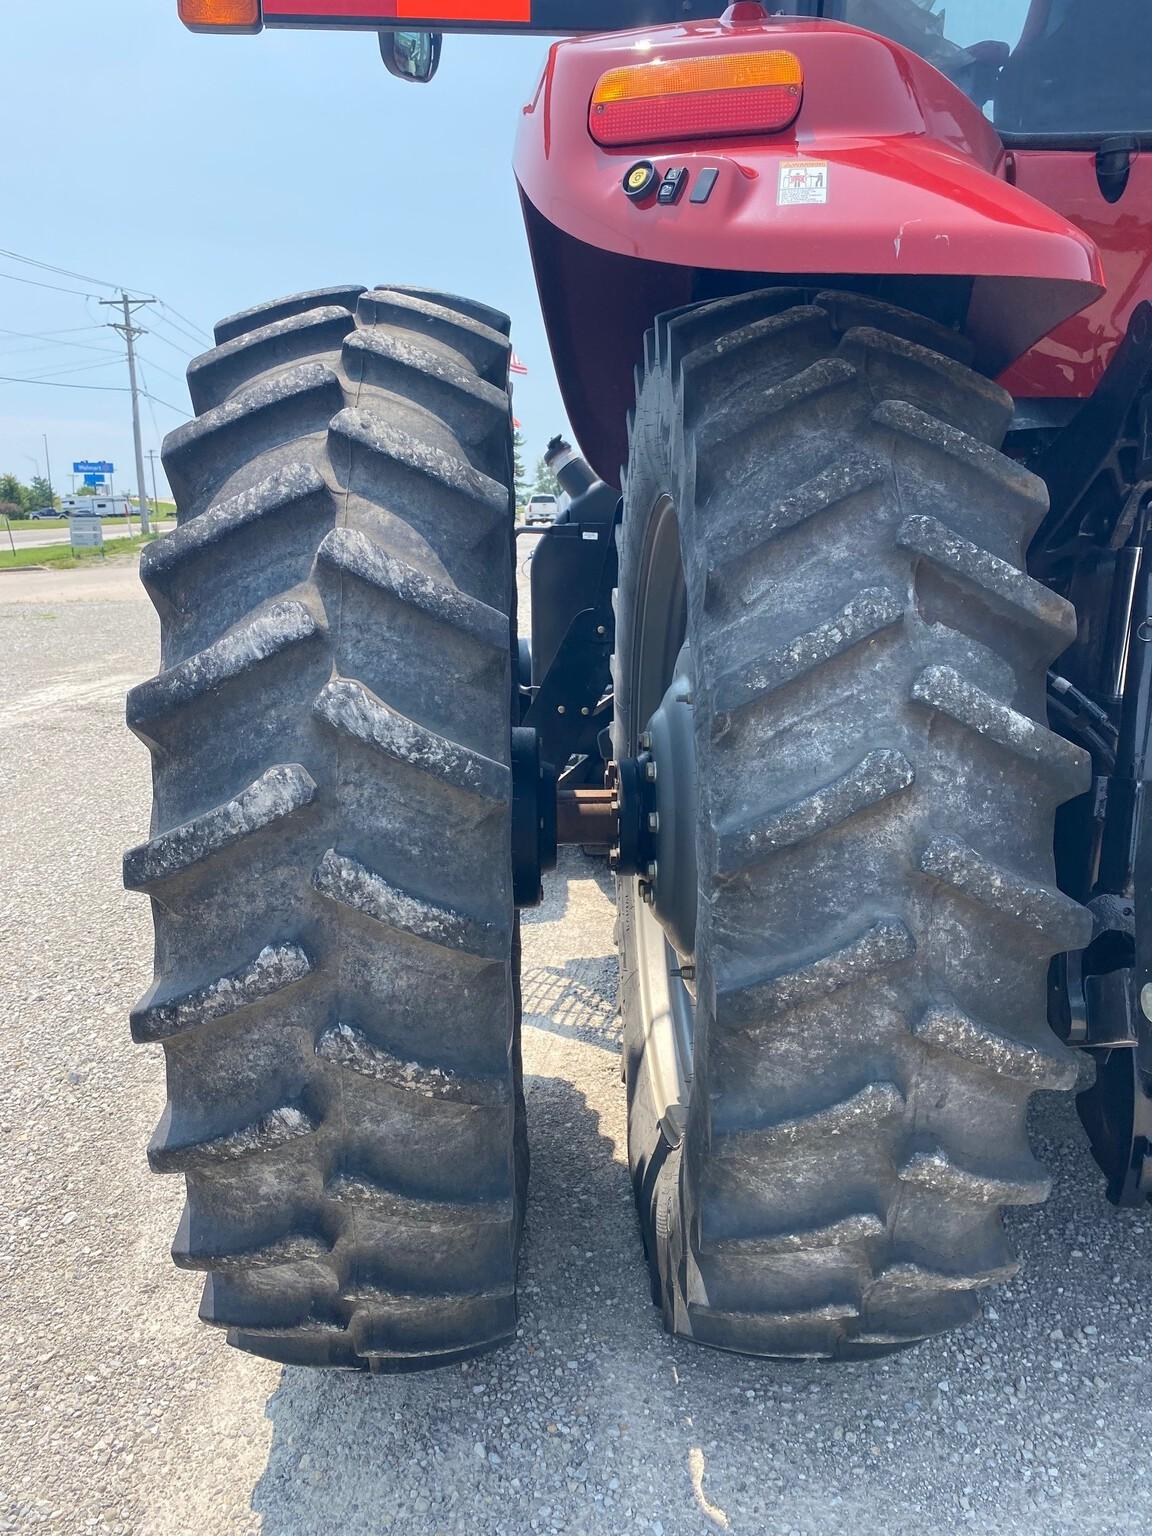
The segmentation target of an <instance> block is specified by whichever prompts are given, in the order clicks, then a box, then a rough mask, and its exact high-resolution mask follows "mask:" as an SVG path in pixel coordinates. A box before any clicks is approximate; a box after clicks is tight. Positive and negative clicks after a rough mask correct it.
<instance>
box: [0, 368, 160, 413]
mask: <svg viewBox="0 0 1152 1536" xmlns="http://www.w3.org/2000/svg"><path fill="white" fill-rule="evenodd" d="M0 384H35V385H37V386H38V387H39V388H41V389H95V390H99V391H100V393H101V394H112V395H126V394H127V393H128V391H127V389H125V387H124V385H123V384H52V383H49V381H48V380H47V379H17V378H13V377H12V375H11V374H8V373H0ZM163 403H164V402H163V401H162V400H161V401H160V402H159V404H161V405H163ZM175 409H176V407H175V406H169V410H175Z"/></svg>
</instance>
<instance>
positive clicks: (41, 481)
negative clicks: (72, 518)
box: [28, 475, 58, 512]
mask: <svg viewBox="0 0 1152 1536" xmlns="http://www.w3.org/2000/svg"><path fill="white" fill-rule="evenodd" d="M28 501H29V507H28V510H29V511H30V512H35V511H36V509H37V508H38V507H54V506H56V505H57V502H58V498H57V497H56V495H55V493H54V492H53V490H52V487H51V485H49V483H48V481H47V480H46V479H45V478H44V476H43V475H37V476H36V477H35V478H34V480H33V481H32V484H31V485H30V486H29V487H28Z"/></svg>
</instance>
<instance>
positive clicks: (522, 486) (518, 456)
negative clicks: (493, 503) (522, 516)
mask: <svg viewBox="0 0 1152 1536" xmlns="http://www.w3.org/2000/svg"><path fill="white" fill-rule="evenodd" d="M512 472H513V475H514V477H515V484H516V505H517V506H520V504H521V503H522V502H525V501H527V500H528V497H529V495H530V494H531V487H530V486H529V484H528V476H527V475H526V474H525V473H524V434H523V432H521V430H520V428H519V427H517V428H516V430H515V431H514V432H513V434H512Z"/></svg>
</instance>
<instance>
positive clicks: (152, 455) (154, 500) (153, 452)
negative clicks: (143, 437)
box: [148, 448, 160, 522]
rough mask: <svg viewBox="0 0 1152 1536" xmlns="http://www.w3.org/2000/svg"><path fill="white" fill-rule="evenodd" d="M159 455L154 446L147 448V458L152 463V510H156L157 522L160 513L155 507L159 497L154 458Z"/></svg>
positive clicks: (158, 502) (157, 504) (157, 505)
mask: <svg viewBox="0 0 1152 1536" xmlns="http://www.w3.org/2000/svg"><path fill="white" fill-rule="evenodd" d="M159 457H160V455H159V454H158V453H157V452H156V450H155V448H149V450H148V460H149V463H150V464H151V465H152V510H153V512H156V521H157V522H159V521H160V513H159V512H157V511H156V509H157V507H159V505H160V497H159V496H158V494H157V492H156V460H157V459H158V458H159Z"/></svg>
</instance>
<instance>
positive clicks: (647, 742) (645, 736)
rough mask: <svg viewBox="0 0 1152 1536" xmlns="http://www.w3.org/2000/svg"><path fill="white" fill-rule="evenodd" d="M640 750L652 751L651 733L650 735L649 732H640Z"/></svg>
mask: <svg viewBox="0 0 1152 1536" xmlns="http://www.w3.org/2000/svg"><path fill="white" fill-rule="evenodd" d="M640 750H641V752H650V751H651V750H652V733H651V731H641V732H640Z"/></svg>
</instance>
